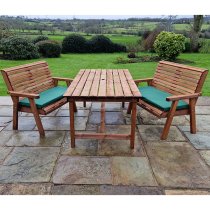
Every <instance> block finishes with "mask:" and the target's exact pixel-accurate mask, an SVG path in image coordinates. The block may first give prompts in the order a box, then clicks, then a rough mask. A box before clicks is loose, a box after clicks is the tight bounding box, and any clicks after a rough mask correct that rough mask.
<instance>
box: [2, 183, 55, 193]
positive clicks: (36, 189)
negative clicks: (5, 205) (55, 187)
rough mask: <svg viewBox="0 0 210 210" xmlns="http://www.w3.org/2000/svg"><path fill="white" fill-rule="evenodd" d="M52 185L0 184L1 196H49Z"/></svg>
mask: <svg viewBox="0 0 210 210" xmlns="http://www.w3.org/2000/svg"><path fill="white" fill-rule="evenodd" d="M51 185H52V184H50V183H42V184H31V183H30V184H0V195H49V194H50V191H51Z"/></svg>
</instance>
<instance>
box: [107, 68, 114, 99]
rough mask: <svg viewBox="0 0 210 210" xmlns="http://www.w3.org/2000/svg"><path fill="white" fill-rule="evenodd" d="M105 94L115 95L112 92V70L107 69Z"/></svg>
mask: <svg viewBox="0 0 210 210" xmlns="http://www.w3.org/2000/svg"><path fill="white" fill-rule="evenodd" d="M106 93H107V96H115V93H114V83H113V74H112V70H111V69H110V70H107V86H106Z"/></svg>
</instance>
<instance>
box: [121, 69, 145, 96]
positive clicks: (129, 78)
mask: <svg viewBox="0 0 210 210" xmlns="http://www.w3.org/2000/svg"><path fill="white" fill-rule="evenodd" d="M124 73H125V76H126V78H127V81H128V84H129V86H130V89H131V92H132V93H133V96H137V97H141V93H140V91H139V89H138V87H137V86H136V83H135V82H134V80H133V78H132V76H131V74H130V72H129V71H128V69H125V70H124Z"/></svg>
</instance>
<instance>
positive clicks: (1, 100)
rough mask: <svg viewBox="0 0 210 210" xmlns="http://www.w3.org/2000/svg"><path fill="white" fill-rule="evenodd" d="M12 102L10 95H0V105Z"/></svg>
mask: <svg viewBox="0 0 210 210" xmlns="http://www.w3.org/2000/svg"><path fill="white" fill-rule="evenodd" d="M12 104H13V103H12V99H11V97H10V96H1V97H0V106H4V105H6V106H8V105H10V106H11V105H12Z"/></svg>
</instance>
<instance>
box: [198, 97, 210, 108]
mask: <svg viewBox="0 0 210 210" xmlns="http://www.w3.org/2000/svg"><path fill="white" fill-rule="evenodd" d="M197 106H210V97H209V96H202V97H199V98H198V101H197Z"/></svg>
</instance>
